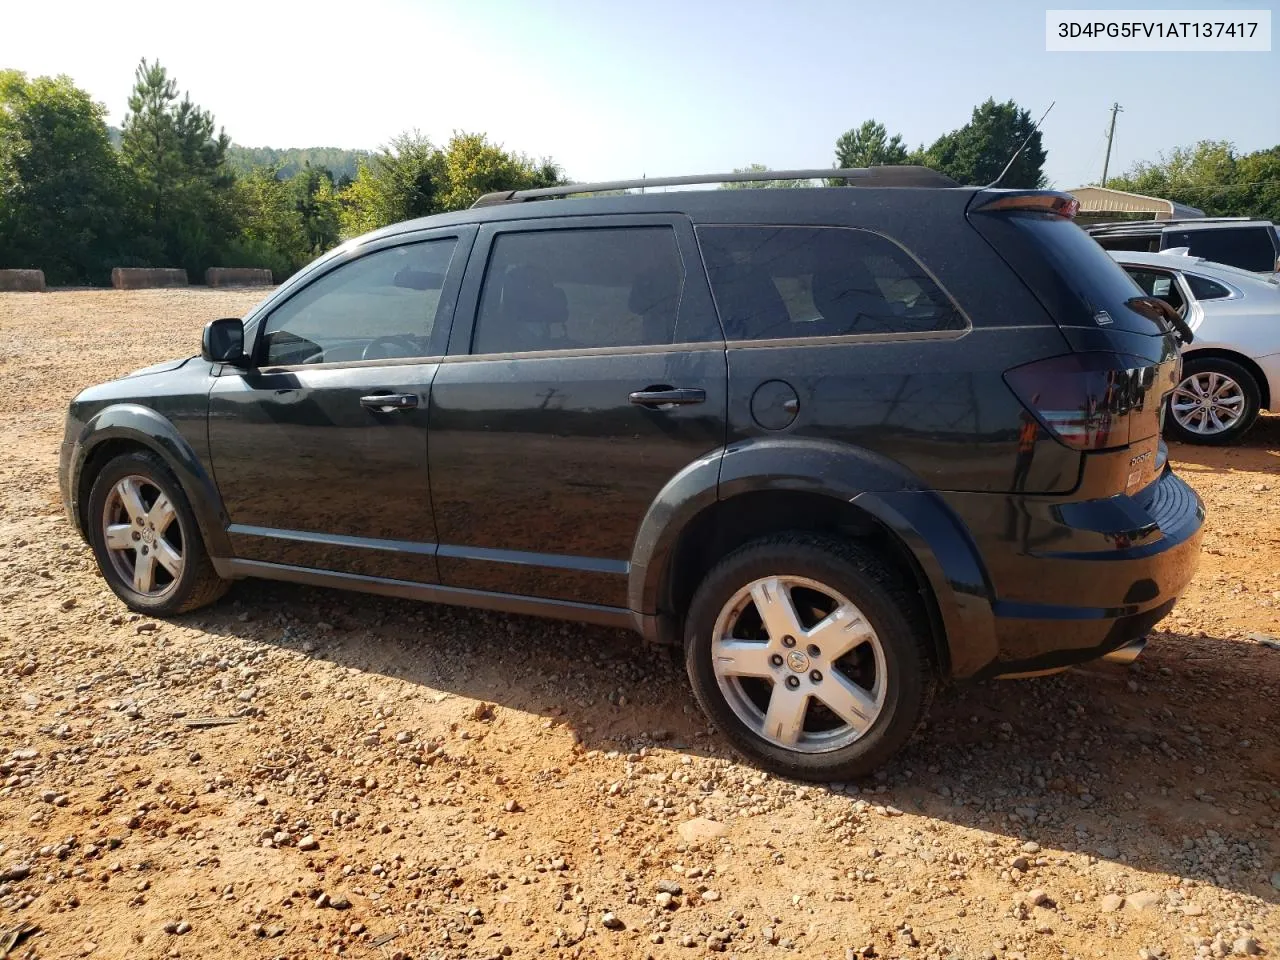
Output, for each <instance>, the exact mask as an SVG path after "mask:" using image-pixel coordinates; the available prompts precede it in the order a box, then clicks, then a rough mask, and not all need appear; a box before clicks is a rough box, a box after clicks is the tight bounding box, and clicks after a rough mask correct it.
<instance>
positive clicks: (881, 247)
mask: <svg viewBox="0 0 1280 960" xmlns="http://www.w3.org/2000/svg"><path fill="white" fill-rule="evenodd" d="M698 243H699V245H700V246H701V247H702V255H703V259H704V260H705V262H706V265H707V275H708V277H709V278H710V280H711V291H712V293H713V294H714V295H715V300H716V307H717V308H718V309H719V311H720V320H721V322H722V323H723V324H724V332H725V337H726V338H727V339H729V340H776V339H791V338H795V337H806V338H808V337H833V336H858V335H864V334H879V335H890V336H893V335H901V334H906V333H935V332H939V331H946V330H963V329H964V327H965V320H964V317H963V316H962V315H961V314H960V311H959V310H957V309H956V307H955V305H954V304H953V303H952V302H951V300H950V299H949V298H948V297H947V295H946V294H944V293H943V292H942V291H941V290H940V289H939V288H938V285H937V284H936V283H934V281H933V279H932V278H931V277H930V276H929V275H928V273H926V272H925V270H924V268H923V267H921V266H920V264H919V263H917V262H916V261H915V260H914V259H913V258H912V257H911V255H910V254H908V253H907V252H906V251H905V250H903V249H902V248H901V247H899V246H898V245H897V244H895V243H893V241H891V240H888V239H886V238H885V237H882V236H879V235H878V234H874V233H870V232H868V231H866V230H855V229H846V228H836V227H777V226H770V227H731V226H706V227H699V228H698Z"/></svg>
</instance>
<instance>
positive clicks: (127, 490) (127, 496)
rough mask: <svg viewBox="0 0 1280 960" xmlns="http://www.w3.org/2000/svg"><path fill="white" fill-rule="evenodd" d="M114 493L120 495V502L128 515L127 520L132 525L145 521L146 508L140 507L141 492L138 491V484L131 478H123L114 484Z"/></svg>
mask: <svg viewBox="0 0 1280 960" xmlns="http://www.w3.org/2000/svg"><path fill="white" fill-rule="evenodd" d="M116 492H117V493H118V494H119V495H120V502H121V503H122V504H123V505H124V510H125V513H127V514H129V519H130V520H132V521H133V522H134V523H137V522H138V521H139V520H144V519H146V516H147V508H146V507H144V506H143V505H142V491H141V490H139V489H138V482H137V480H135V479H134V478H133V477H125V478H124V479H123V480H121V481H120V482H119V483H117V484H116Z"/></svg>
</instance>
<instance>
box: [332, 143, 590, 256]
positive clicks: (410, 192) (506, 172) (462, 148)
mask: <svg viewBox="0 0 1280 960" xmlns="http://www.w3.org/2000/svg"><path fill="white" fill-rule="evenodd" d="M562 182H564V180H563V174H562V172H561V170H560V168H559V167H558V166H557V165H556V164H555V162H554V161H552V160H550V159H544V160H538V161H535V160H532V159H530V158H529V157H526V156H524V155H523V154H514V153H508V152H507V151H505V150H503V149H502V148H501V147H500V146H498V145H495V144H492V143H490V142H489V140H488V138H487V137H486V136H485V135H484V134H482V133H461V132H456V133H454V135H453V137H452V138H451V139H450V140H449V143H448V145H447V146H446V147H445V149H443V150H441V149H439V148H438V147H436V146H435V145H434V144H433V143H432V142H431V141H430V140H429V139H427V138H426V137H424V136H422V135H421V134H420V133H418V132H416V131H413V132H410V133H405V134H401V135H400V136H399V137H396V138H395V139H394V140H392V141H391V143H390V144H388V145H387V146H386V147H383V148H382V149H381V150H379V151H378V152H377V153H375V154H374V155H373V156H372V157H370V158H369V159H368V160H367V161H364V162H362V163H361V164H360V168H359V171H358V172H357V173H356V178H355V180H354V181H352V183H351V184H350V185H349V186H348V187H347V188H346V189H344V190H343V191H342V192H341V194H340V195H339V199H340V201H341V207H342V210H341V224H342V233H343V235H344V236H348V237H350V236H354V235H356V234H360V233H364V232H366V231H369V230H374V229H377V228H378V227H384V226H386V225H387V224H390V223H397V222H399V221H401V220H408V219H411V218H413V217H421V216H426V215H428V214H432V213H440V212H442V211H446V210H461V209H464V208H466V207H469V206H471V204H472V203H474V202H475V201H476V199H477V198H478V197H479V196H481V195H482V194H485V193H489V192H492V191H495V190H523V189H529V188H533V187H545V186H552V185H554V184H557V183H562Z"/></svg>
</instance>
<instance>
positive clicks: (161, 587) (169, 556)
mask: <svg viewBox="0 0 1280 960" xmlns="http://www.w3.org/2000/svg"><path fill="white" fill-rule="evenodd" d="M177 519H178V512H177V510H176V509H174V506H173V502H172V501H171V500H170V499H169V498H168V497H167V496H165V494H164V491H162V490H161V489H160V488H159V487H157V486H156V485H155V484H154V483H153V482H151V481H150V480H148V479H147V478H146V477H141V476H138V475H136V474H133V475H130V476H127V477H122V478H121V479H120V480H118V481H117V482H116V484H115V486H113V487H112V488H111V492H110V493H109V494H108V495H107V500H106V503H105V505H104V509H103V515H102V534H103V542H104V543H105V544H106V548H107V555H108V556H109V557H110V559H111V565H112V567H114V568H115V571H116V573H117V574H118V575H119V577H120V578H121V580H123V581H124V582H125V583H127V584H129V585H130V586H131V587H132V588H133V590H134V592H135V593H137V594H139V595H140V596H143V597H148V598H156V599H159V598H160V597H162V596H164V594H166V593H168V592H170V591H172V590H173V589H174V586H175V585H176V584H177V583H178V581H179V580H180V579H181V578H182V570H183V562H184V561H183V557H182V551H183V543H182V525H181V524H180V523H178V522H177Z"/></svg>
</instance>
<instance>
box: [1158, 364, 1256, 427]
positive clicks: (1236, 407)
mask: <svg viewBox="0 0 1280 960" xmlns="http://www.w3.org/2000/svg"><path fill="white" fill-rule="evenodd" d="M1260 407H1261V396H1260V394H1259V391H1258V384H1257V382H1256V381H1255V380H1254V378H1253V377H1252V376H1251V375H1250V374H1249V371H1248V370H1246V369H1245V368H1244V367H1242V366H1240V365H1239V364H1238V363H1233V362H1232V361H1230V360H1224V359H1221V358H1219V357H1206V358H1204V359H1200V360H1197V359H1191V360H1188V361H1186V363H1184V364H1183V367H1182V380H1181V382H1179V384H1178V385H1177V386H1176V387H1175V388H1174V390H1173V393H1171V394H1170V395H1169V411H1168V412H1169V415H1168V418H1167V420H1166V425H1167V426H1168V428H1169V433H1170V435H1172V436H1173V437H1174V438H1175V439H1177V440H1182V441H1183V442H1185V443H1199V444H1212V445H1219V444H1227V443H1234V442H1235V441H1236V440H1238V439H1240V437H1241V436H1243V435H1244V433H1245V432H1246V431H1247V430H1248V429H1249V428H1250V427H1251V426H1253V423H1254V421H1255V420H1257V418H1258V410H1259V408H1260Z"/></svg>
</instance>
